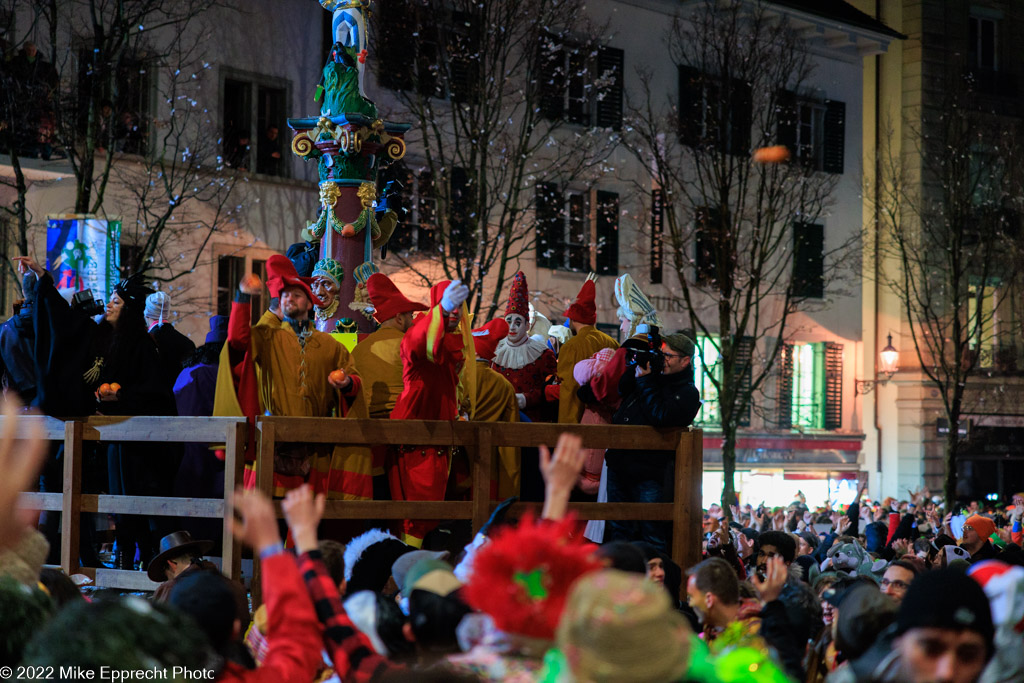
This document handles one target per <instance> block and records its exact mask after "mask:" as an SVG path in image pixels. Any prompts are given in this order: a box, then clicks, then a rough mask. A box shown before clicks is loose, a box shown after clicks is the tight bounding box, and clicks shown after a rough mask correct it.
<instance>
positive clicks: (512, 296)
mask: <svg viewBox="0 0 1024 683" xmlns="http://www.w3.org/2000/svg"><path fill="white" fill-rule="evenodd" d="M529 319H530V290H529V288H528V287H527V285H526V276H525V275H523V272H522V271H519V272H518V273H516V274H515V276H514V277H513V278H512V288H511V289H510V290H509V294H508V304H507V305H506V306H505V322H507V323H508V335H507V336H506V337H505V338H504V339H502V340H501V341H499V342H498V346H497V348H496V349H495V351H494V360H493V361H492V362H491V367H492V368H493V369H495V370H497V371H498V372H499V373H501V374H502V375H504V376H505V378H506V379H507V380H508V381H510V382H512V386H514V387H515V389H516V402H517V403H518V405H519V410H521V411H523V413H524V414H525V415H526V416H527V417H528V418H530V420H531V421H532V422H542V421H547V420H545V416H544V412H545V410H544V407H545V405H546V399H545V397H544V386H545V384H546V383H547V379H548V378H549V377H551V376H553V375H554V374H555V370H556V368H557V366H558V361H557V360H556V359H555V354H554V352H553V351H552V350H551V349H549V348H548V345H547V343H546V342H545V341H544V340H541V339H535V338H534V337H531V336H530V330H529Z"/></svg>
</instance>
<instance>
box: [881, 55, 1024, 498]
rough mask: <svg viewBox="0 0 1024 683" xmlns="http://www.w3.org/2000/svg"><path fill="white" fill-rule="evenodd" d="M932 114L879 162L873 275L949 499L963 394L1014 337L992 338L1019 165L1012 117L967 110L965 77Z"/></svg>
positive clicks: (948, 86) (1016, 216) (1005, 281)
mask: <svg viewBox="0 0 1024 683" xmlns="http://www.w3.org/2000/svg"><path fill="white" fill-rule="evenodd" d="M947 73H949V74H955V75H950V76H949V77H948V78H946V79H945V81H944V87H943V88H942V92H943V98H942V101H941V102H940V103H939V104H938V106H936V107H934V108H929V109H925V110H924V113H923V115H922V119H921V121H920V122H919V123H911V124H910V125H909V129H910V135H909V138H910V139H912V140H914V141H915V142H914V144H913V145H911V149H910V150H901V149H900V148H899V146H898V145H895V144H892V142H893V139H892V136H891V135H890V136H889V139H888V141H887V144H886V148H885V150H884V151H883V153H882V154H881V155H880V157H881V159H880V162H879V164H878V166H879V168H878V173H879V175H880V182H879V183H878V188H879V195H878V198H877V214H878V221H879V225H878V228H877V229H878V232H879V246H880V253H881V254H882V255H884V256H885V257H886V260H885V261H884V262H883V264H882V270H881V271H880V272H879V273H878V277H879V278H880V279H881V281H882V282H883V283H884V284H885V285H886V286H887V287H888V288H889V289H890V290H891V291H892V292H894V293H895V294H896V295H897V296H898V298H899V300H900V303H901V304H902V309H903V311H902V312H903V315H904V316H905V317H906V320H907V322H908V325H907V328H908V330H909V333H910V337H911V340H912V341H913V344H914V350H915V352H916V355H917V360H918V361H919V363H920V368H921V372H922V373H923V374H924V377H925V378H926V381H927V382H928V383H929V384H930V385H932V386H933V387H934V388H935V389H936V390H937V391H938V395H939V396H940V398H941V401H942V409H943V413H944V415H945V418H946V421H947V425H948V428H949V431H948V433H947V435H946V439H945V444H944V458H943V460H944V462H943V464H944V468H945V477H944V483H943V488H944V494H945V499H946V501H947V502H949V501H954V500H955V499H956V497H957V456H958V454H959V453H960V450H961V447H962V439H961V436H960V433H959V432H960V429H959V428H960V425H961V423H962V422H963V414H964V411H965V408H966V407H967V406H966V404H965V401H966V400H967V397H968V390H969V389H970V388H976V386H975V385H976V382H978V380H979V379H980V378H981V377H982V376H983V375H986V374H988V371H989V369H990V368H991V367H992V366H993V364H994V363H995V362H996V361H998V358H997V357H996V356H997V355H998V354H1000V353H1001V352H1006V351H1011V352H1012V351H1013V350H1014V349H1012V348H1010V347H1012V345H1013V343H1014V339H1013V336H1012V335H1013V334H1015V331H1012V330H1004V331H1003V333H1002V334H1001V335H999V334H997V333H996V325H995V323H996V321H997V319H998V318H999V317H1000V315H1001V309H1003V310H1005V309H1004V305H1008V302H1010V301H1011V300H1012V298H1013V294H1014V293H1015V292H1016V291H1017V289H1016V288H1017V287H1018V286H1019V282H1018V280H1019V275H1020V266H1019V263H1020V236H1019V235H1020V228H1021V225H1020V216H1021V213H1020V211H1021V206H1020V203H1021V197H1022V196H1024V194H1022V193H1024V182H1022V181H1024V176H1022V173H1024V166H1022V165H1021V162H1020V161H1019V160H1020V158H1021V149H1020V145H1019V143H1018V142H1017V140H1020V136H1021V134H1022V133H1024V130H1022V129H1021V123H1020V121H1019V120H1017V119H1013V118H1007V117H1001V116H997V115H994V114H992V113H989V112H985V111H983V110H982V109H980V108H979V106H978V98H977V93H976V92H975V91H974V83H973V81H972V80H971V78H970V77H967V78H965V77H964V76H962V73H963V71H962V70H961V69H959V68H955V67H954V68H952V69H950V70H949V71H948V72H947Z"/></svg>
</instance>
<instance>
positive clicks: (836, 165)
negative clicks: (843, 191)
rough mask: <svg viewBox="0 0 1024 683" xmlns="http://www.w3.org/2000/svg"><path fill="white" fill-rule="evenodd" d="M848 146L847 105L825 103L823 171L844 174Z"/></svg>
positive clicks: (828, 101)
mask: <svg viewBox="0 0 1024 683" xmlns="http://www.w3.org/2000/svg"><path fill="white" fill-rule="evenodd" d="M845 146H846V103H845V102H839V101H838V100H826V101H825V144H824V147H825V149H824V153H823V156H824V158H823V160H822V168H821V170H823V171H825V172H826V173H842V172H843V165H844V161H845V156H846V155H845Z"/></svg>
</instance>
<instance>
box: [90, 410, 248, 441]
mask: <svg viewBox="0 0 1024 683" xmlns="http://www.w3.org/2000/svg"><path fill="white" fill-rule="evenodd" d="M242 420H243V418H237V417H119V416H95V417H90V418H89V421H88V422H87V423H86V429H85V439H86V440H87V441H96V440H103V441H171V442H177V443H200V442H219V441H221V440H222V439H223V438H224V432H225V430H226V429H228V427H229V425H231V424H234V423H237V422H239V421H242Z"/></svg>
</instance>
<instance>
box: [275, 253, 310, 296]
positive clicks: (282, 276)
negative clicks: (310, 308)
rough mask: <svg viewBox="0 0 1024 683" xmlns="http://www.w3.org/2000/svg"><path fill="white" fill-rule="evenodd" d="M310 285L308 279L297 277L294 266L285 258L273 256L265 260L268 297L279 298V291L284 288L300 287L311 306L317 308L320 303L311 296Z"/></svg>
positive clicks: (278, 255)
mask: <svg viewBox="0 0 1024 683" xmlns="http://www.w3.org/2000/svg"><path fill="white" fill-rule="evenodd" d="M310 284H311V281H310V279H309V278H308V277H299V274H298V273H296V272H295V265H294V264H292V262H291V261H289V260H288V257H287V256H281V255H280V254H274V255H273V256H271V257H270V258H268V259H267V289H269V290H270V296H272V297H275V298H276V297H280V296H281V291H282V290H283V289H285V288H286V287H301V288H302V291H303V292H304V293H305V294H306V296H308V297H309V300H310V301H311V302H313V305H314V306H319V305H320V304H321V301H320V299H318V298H317V297H316V296H314V295H313V290H312V289H310Z"/></svg>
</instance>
